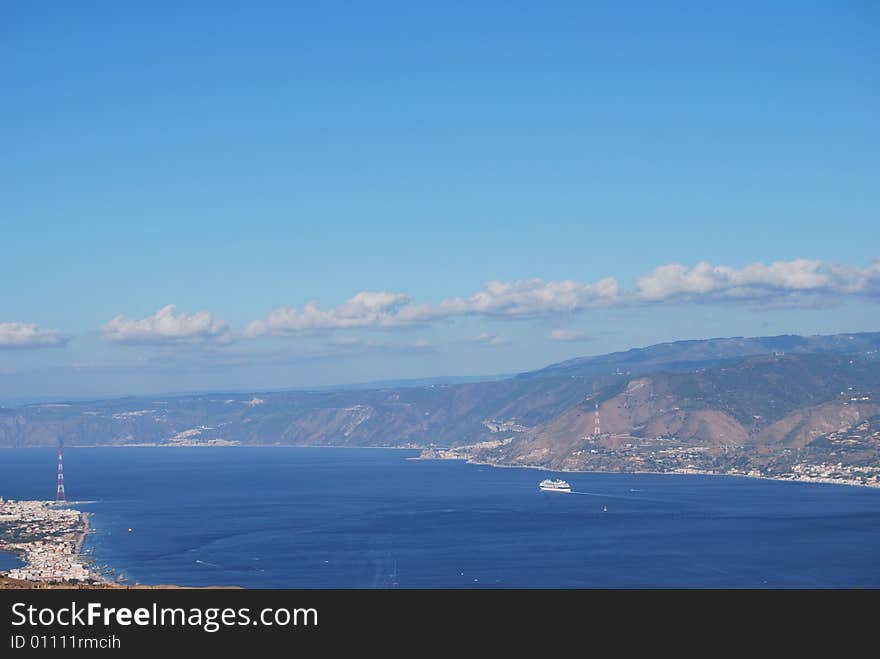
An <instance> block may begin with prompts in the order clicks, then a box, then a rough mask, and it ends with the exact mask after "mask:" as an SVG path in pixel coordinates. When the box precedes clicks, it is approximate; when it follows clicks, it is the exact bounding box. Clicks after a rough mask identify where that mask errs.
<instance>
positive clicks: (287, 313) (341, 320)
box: [244, 291, 429, 337]
mask: <svg viewBox="0 0 880 659" xmlns="http://www.w3.org/2000/svg"><path fill="white" fill-rule="evenodd" d="M428 317H429V310H428V308H427V307H425V306H420V305H414V304H412V303H411V302H410V299H409V298H408V297H407V296H406V295H403V294H401V293H386V292H373V291H363V292H361V293H358V294H357V295H355V296H354V297H352V298H350V299H349V300H347V301H346V302H344V303H343V304H341V305H339V306H338V307H335V308H333V309H329V310H326V311H324V310H322V309H320V308H319V307H318V305H317V303H315V302H309V303H308V304H306V305H305V306H304V307H303V308H302V309H291V308H287V307H281V308H280V309H276V310H275V311H273V312H272V313H270V314H269V317H268V318H267V319H266V320H255V321H253V322H252V323H250V324H249V325H248V326H247V327H246V328H245V330H244V334H245V336H249V337H255V336H265V335H279V334H293V333H296V332H303V331H308V330H328V329H355V328H363V327H373V328H381V327H394V326H399V325H406V324H409V323H412V322H416V321H419V320H426V319H427V318H428Z"/></svg>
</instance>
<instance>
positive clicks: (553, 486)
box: [538, 478, 571, 492]
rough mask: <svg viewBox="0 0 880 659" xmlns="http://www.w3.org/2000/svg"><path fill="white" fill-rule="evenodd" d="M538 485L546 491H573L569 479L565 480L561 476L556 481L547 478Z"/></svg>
mask: <svg viewBox="0 0 880 659" xmlns="http://www.w3.org/2000/svg"><path fill="white" fill-rule="evenodd" d="M538 487H540V488H541V490H543V491H544V492H571V485H569V484H568V481H564V480H562V479H561V478H557V479H556V480H555V481H551V480H550V479H549V478H547V479H545V480H542V481H541V482H540V483H539V484H538Z"/></svg>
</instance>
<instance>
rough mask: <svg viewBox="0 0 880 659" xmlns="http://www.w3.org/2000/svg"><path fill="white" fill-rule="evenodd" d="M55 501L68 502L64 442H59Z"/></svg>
mask: <svg viewBox="0 0 880 659" xmlns="http://www.w3.org/2000/svg"><path fill="white" fill-rule="evenodd" d="M55 503H67V495H66V494H65V493H64V443H63V442H59V443H58V489H57V490H56V491H55Z"/></svg>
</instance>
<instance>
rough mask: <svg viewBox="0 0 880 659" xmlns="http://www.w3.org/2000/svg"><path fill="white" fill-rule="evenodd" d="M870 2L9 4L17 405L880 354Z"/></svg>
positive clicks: (7, 373)
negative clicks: (733, 340) (786, 340)
mask: <svg viewBox="0 0 880 659" xmlns="http://www.w3.org/2000/svg"><path fill="white" fill-rule="evenodd" d="M848 7H849V10H848V11H846V12H843V11H839V8H838V7H834V6H831V5H829V6H827V7H822V6H816V7H800V6H797V7H795V6H791V5H790V4H786V3H776V4H774V3H745V4H740V5H737V6H736V7H733V6H730V7H722V6H712V7H709V6H706V5H705V4H704V3H698V2H680V3H673V4H671V5H668V6H665V7H662V8H661V7H658V6H653V5H651V4H650V3H639V4H637V5H636V6H629V7H627V8H625V9H624V8H621V7H618V6H616V5H615V4H614V3H605V4H603V3H597V4H591V6H589V7H586V6H582V5H581V3H554V4H553V5H552V6H548V7H545V8H544V9H542V10H541V11H540V12H537V11H535V8H534V5H526V4H524V3H504V4H501V3H485V4H482V5H481V6H480V7H471V6H465V5H462V6H453V5H449V4H448V3H443V4H442V5H441V4H437V5H435V6H433V7H412V6H410V5H408V4H403V3H380V4H378V5H375V4H374V5H370V7H369V8H367V7H364V8H352V7H342V6H336V4H335V3H325V4H322V5H321V6H320V7H290V6H283V5H279V4H273V3H257V4H256V5H254V4H249V5H248V6H247V7H244V6H242V5H238V4H235V3H223V2H218V3H214V4H212V14H211V15H210V16H206V15H205V13H204V12H203V11H201V10H198V9H196V8H181V7H178V6H176V5H175V4H173V3H161V2H160V3H151V4H150V5H149V6H143V7H137V8H135V7H131V6H126V7H122V6H116V5H115V4H114V3H90V4H89V5H88V6H72V5H68V4H65V3H60V2H54V3H52V2H50V3H44V4H41V5H39V6H36V5H32V4H30V3H6V4H5V5H4V6H3V7H2V8H0V53H2V54H3V56H4V57H3V58H2V60H3V63H2V64H0V81H2V83H3V88H4V89H5V91H6V95H7V98H9V99H11V102H7V103H4V104H2V105H0V119H2V122H0V140H2V142H3V144H4V151H5V153H6V155H7V157H6V158H4V159H3V161H2V163H0V174H2V176H0V181H2V182H0V199H2V202H0V229H2V235H3V236H4V240H3V244H4V246H5V247H6V249H4V250H3V258H2V259H0V278H2V279H0V280H2V282H3V286H2V287H0V402H3V401H21V400H27V399H51V398H56V399H62V398H66V397H75V398H83V397H109V396H115V395H128V394H134V395H137V394H153V393H158V392H175V391H181V392H182V391H223V390H227V391H228V390H261V389H262V390H271V389H284V388H294V387H308V386H324V385H337V384H347V383H358V382H369V381H377V380H393V379H408V378H426V377H435V376H484V375H490V374H500V373H515V372H522V371H528V370H532V369H536V368H540V367H543V366H545V365H547V364H550V363H554V362H559V361H563V360H565V359H569V358H572V357H577V356H583V355H596V354H603V353H608V352H612V351H617V350H626V349H628V348H631V347H636V346H646V345H651V344H655V343H660V342H664V341H673V340H682V339H700V338H710V337H722V336H767V335H778V334H801V335H813V334H833V333H846V332H861V331H877V330H880V304H878V302H880V260H878V258H880V250H878V247H877V246H878V244H880V241H878V238H880V230H878V226H880V222H878V215H880V213H878V211H880V185H878V173H880V167H878V165H880V155H878V154H880V131H878V130H877V129H878V119H877V117H880V98H878V85H877V83H876V78H875V74H876V70H877V65H878V63H880V44H878V41H877V39H876V34H877V30H878V27H880V7H878V5H877V4H876V3H868V2H864V3H858V2H856V3H852V4H850V5H848ZM111 28H112V29H111Z"/></svg>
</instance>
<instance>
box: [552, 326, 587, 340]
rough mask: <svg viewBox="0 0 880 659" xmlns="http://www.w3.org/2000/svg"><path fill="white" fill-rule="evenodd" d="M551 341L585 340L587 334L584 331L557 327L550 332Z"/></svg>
mask: <svg viewBox="0 0 880 659" xmlns="http://www.w3.org/2000/svg"><path fill="white" fill-rule="evenodd" d="M549 338H550V340H551V341H583V340H584V339H585V338H587V337H586V335H585V334H584V333H583V332H578V331H577V330H571V329H555V330H553V331H552V332H550V335H549Z"/></svg>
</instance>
